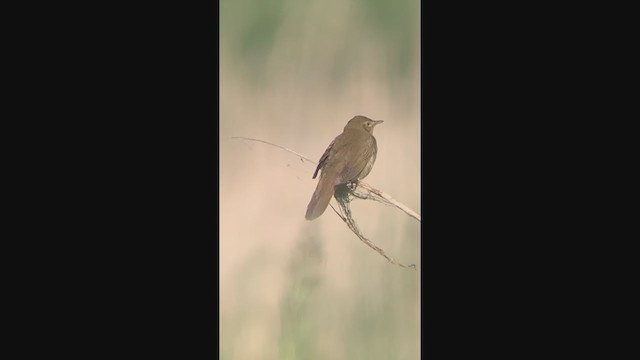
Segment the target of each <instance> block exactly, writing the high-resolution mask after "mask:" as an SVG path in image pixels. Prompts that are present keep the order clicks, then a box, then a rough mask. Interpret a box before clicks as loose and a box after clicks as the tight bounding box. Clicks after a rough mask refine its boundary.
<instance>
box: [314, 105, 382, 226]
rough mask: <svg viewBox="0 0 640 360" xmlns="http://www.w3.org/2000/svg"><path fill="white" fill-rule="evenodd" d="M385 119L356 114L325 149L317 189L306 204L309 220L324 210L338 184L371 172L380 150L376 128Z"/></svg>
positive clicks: (321, 159) (319, 168)
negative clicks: (374, 130) (375, 134)
mask: <svg viewBox="0 0 640 360" xmlns="http://www.w3.org/2000/svg"><path fill="white" fill-rule="evenodd" d="M382 122H383V121H382V120H377V121H376V120H371V119H369V118H367V117H364V116H355V117H354V118H353V119H351V120H349V122H348V123H347V125H346V126H345V127H344V131H343V132H342V134H340V135H338V136H337V137H336V138H335V139H334V140H333V141H332V142H331V144H330V145H329V147H328V148H327V150H325V151H324V154H322V157H321V158H320V162H319V163H318V167H317V168H316V171H315V172H314V173H313V179H315V178H316V176H317V175H318V171H319V170H322V172H321V173H320V180H319V181H318V185H317V186H316V191H314V192H313V196H312V197H311V201H310V202H309V205H307V214H306V215H305V218H306V219H307V220H313V219H315V218H317V217H318V216H320V215H322V213H324V211H325V209H326V208H327V206H328V205H329V201H330V200H331V196H332V195H333V194H334V191H335V187H336V186H339V185H343V184H347V183H349V182H354V181H358V180H360V179H364V177H365V176H367V175H368V174H369V172H370V171H371V168H372V167H373V163H374V162H375V161H376V154H377V152H378V146H377V144H376V138H374V137H373V128H374V127H375V126H376V125H378V124H381V123H382Z"/></svg>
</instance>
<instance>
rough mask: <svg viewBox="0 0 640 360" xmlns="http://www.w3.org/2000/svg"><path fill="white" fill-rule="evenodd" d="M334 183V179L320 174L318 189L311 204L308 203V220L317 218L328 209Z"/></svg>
mask: <svg viewBox="0 0 640 360" xmlns="http://www.w3.org/2000/svg"><path fill="white" fill-rule="evenodd" d="M323 175H324V174H323ZM333 184H334V181H333V179H330V178H328V177H323V176H320V181H318V185H317V186H316V191H314V192H313V196H312V197H311V201H309V205H307V214H306V215H305V218H306V219H307V220H313V219H315V218H317V217H318V216H320V215H322V213H324V211H325V210H326V209H327V206H328V205H329V201H331V197H332V196H333V192H334V188H333Z"/></svg>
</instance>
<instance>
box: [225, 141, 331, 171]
mask: <svg viewBox="0 0 640 360" xmlns="http://www.w3.org/2000/svg"><path fill="white" fill-rule="evenodd" d="M231 139H243V140H252V141H259V142H261V143H265V144H269V145H271V146H275V147H277V148H280V149H282V150H285V151H288V152H290V153H292V154H295V155H298V156H300V158H301V159H304V160H307V161H308V162H310V163H312V164H314V165H318V163H317V162H315V161H313V160H311V159H309V158H308V157H306V156H304V155H302V154H300V153H298V152H295V151H293V150H291V149H289V148H286V147H284V146H280V145H276V144H273V143H270V142H268V141H264V140H260V139H252V138H248V137H244V136H232V137H231Z"/></svg>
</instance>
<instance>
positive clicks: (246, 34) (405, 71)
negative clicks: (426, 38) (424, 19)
mask: <svg viewBox="0 0 640 360" xmlns="http://www.w3.org/2000/svg"><path fill="white" fill-rule="evenodd" d="M340 1H344V0H340ZM344 2H345V3H348V4H349V6H348V7H347V8H346V10H347V11H349V14H350V15H349V18H348V19H347V20H348V24H347V27H346V28H345V31H343V32H341V33H340V34H339V36H335V34H334V33H332V32H330V31H327V28H328V27H331V26H334V24H332V21H334V19H332V17H333V14H332V11H335V12H340V11H344V8H343V7H341V6H337V5H336V1H333V2H332V1H322V2H321V1H319V0H316V1H311V0H222V1H221V2H220V36H221V42H220V43H221V47H223V48H224V51H229V53H228V54H225V55H227V56H229V57H231V58H233V59H234V62H236V65H238V66H241V67H242V71H243V73H244V74H245V75H248V76H249V79H250V80H252V81H257V82H259V83H263V82H264V81H266V78H265V76H266V75H267V74H268V72H269V71H271V69H270V68H269V65H268V59H269V57H270V56H271V55H275V56H276V57H278V58H279V59H280V61H283V62H288V63H290V64H291V65H292V66H296V64H297V63H299V62H300V61H301V60H302V59H301V58H299V57H296V56H290V55H291V54H300V53H303V52H307V51H309V50H310V49H309V48H308V43H309V42H310V41H312V42H314V43H323V42H324V41H327V40H328V41H330V42H332V45H333V47H332V48H328V47H323V46H318V47H313V48H312V49H311V51H317V52H329V53H331V54H333V55H332V56H330V62H331V64H330V67H331V69H332V71H331V72H330V73H329V74H327V75H328V76H330V77H331V79H332V80H333V81H337V82H339V81H340V80H341V79H344V75H345V74H346V73H348V72H349V71H352V70H353V69H356V68H358V67H359V66H361V61H362V60H361V58H360V57H359V56H354V54H358V53H361V52H362V51H363V50H364V49H363V47H362V45H364V44H367V43H370V42H374V43H376V44H377V45H378V46H379V47H380V55H379V57H380V59H379V61H380V62H381V66H382V69H381V70H380V71H381V72H382V73H383V74H384V75H385V76H387V77H388V78H389V80H391V81H393V80H394V79H404V78H407V77H410V76H412V75H413V74H412V73H411V69H413V67H414V66H415V65H416V64H415V61H416V60H417V59H418V56H416V54H418V53H419V52H420V49H419V28H420V23H419V21H420V16H419V14H420V2H419V1H417V0H396V1H391V0H351V1H344ZM319 4H320V5H321V6H318V5H319ZM319 10H323V12H321V13H319V14H317V16H318V17H325V18H326V20H325V21H322V20H320V21H318V22H317V23H316V22H313V24H312V25H309V21H308V19H309V18H313V17H314V16H315V15H314V13H317V12H318V11H319ZM336 15H337V14H336ZM325 25H326V27H325ZM307 26H311V29H310V30H309V29H307V28H306V27H307ZM309 31H311V33H312V37H311V38H309V37H308V34H309ZM278 38H286V40H287V44H288V46H291V49H290V51H287V52H286V54H284V53H283V54H277V52H278V51H280V50H279V49H276V48H275V44H276V40H277V39H278ZM274 52H275V53H276V54H274ZM365 56H366V55H365ZM372 61H374V62H375V61H376V60H375V59H372ZM310 65H313V64H310ZM302 66H304V64H303V65H302Z"/></svg>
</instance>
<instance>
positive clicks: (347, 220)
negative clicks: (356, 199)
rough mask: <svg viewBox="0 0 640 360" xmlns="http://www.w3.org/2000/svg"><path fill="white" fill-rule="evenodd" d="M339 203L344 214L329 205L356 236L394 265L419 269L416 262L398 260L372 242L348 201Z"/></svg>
mask: <svg viewBox="0 0 640 360" xmlns="http://www.w3.org/2000/svg"><path fill="white" fill-rule="evenodd" d="M336 200H337V199H336ZM338 204H339V205H340V208H341V209H342V210H343V211H344V212H345V215H344V216H343V215H342V214H341V213H340V212H338V211H337V210H336V209H335V208H334V207H333V205H331V204H329V206H331V209H332V210H333V211H334V212H335V213H336V215H338V217H340V219H342V221H344V223H345V224H347V227H349V229H350V230H351V231H352V232H353V233H354V234H356V236H357V237H358V239H360V241H362V242H363V243H365V244H366V245H367V246H368V247H370V248H372V249H373V250H375V251H376V252H377V253H378V254H380V255H382V256H383V257H384V258H385V259H387V260H388V261H389V262H390V263H392V264H393V265H396V266H400V267H403V268H406V269H413V270H416V271H417V268H416V264H409V265H405V264H403V263H401V262H399V261H398V260H396V259H394V258H393V257H391V256H389V255H388V254H387V253H386V252H385V251H384V250H383V249H382V248H380V247H379V246H378V245H376V244H374V243H373V242H371V240H369V239H367V238H366V237H365V236H364V235H363V234H362V233H361V232H360V229H358V225H356V222H355V221H354V220H353V217H351V209H350V208H349V205H348V201H347V202H344V203H343V202H341V201H340V200H338Z"/></svg>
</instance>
